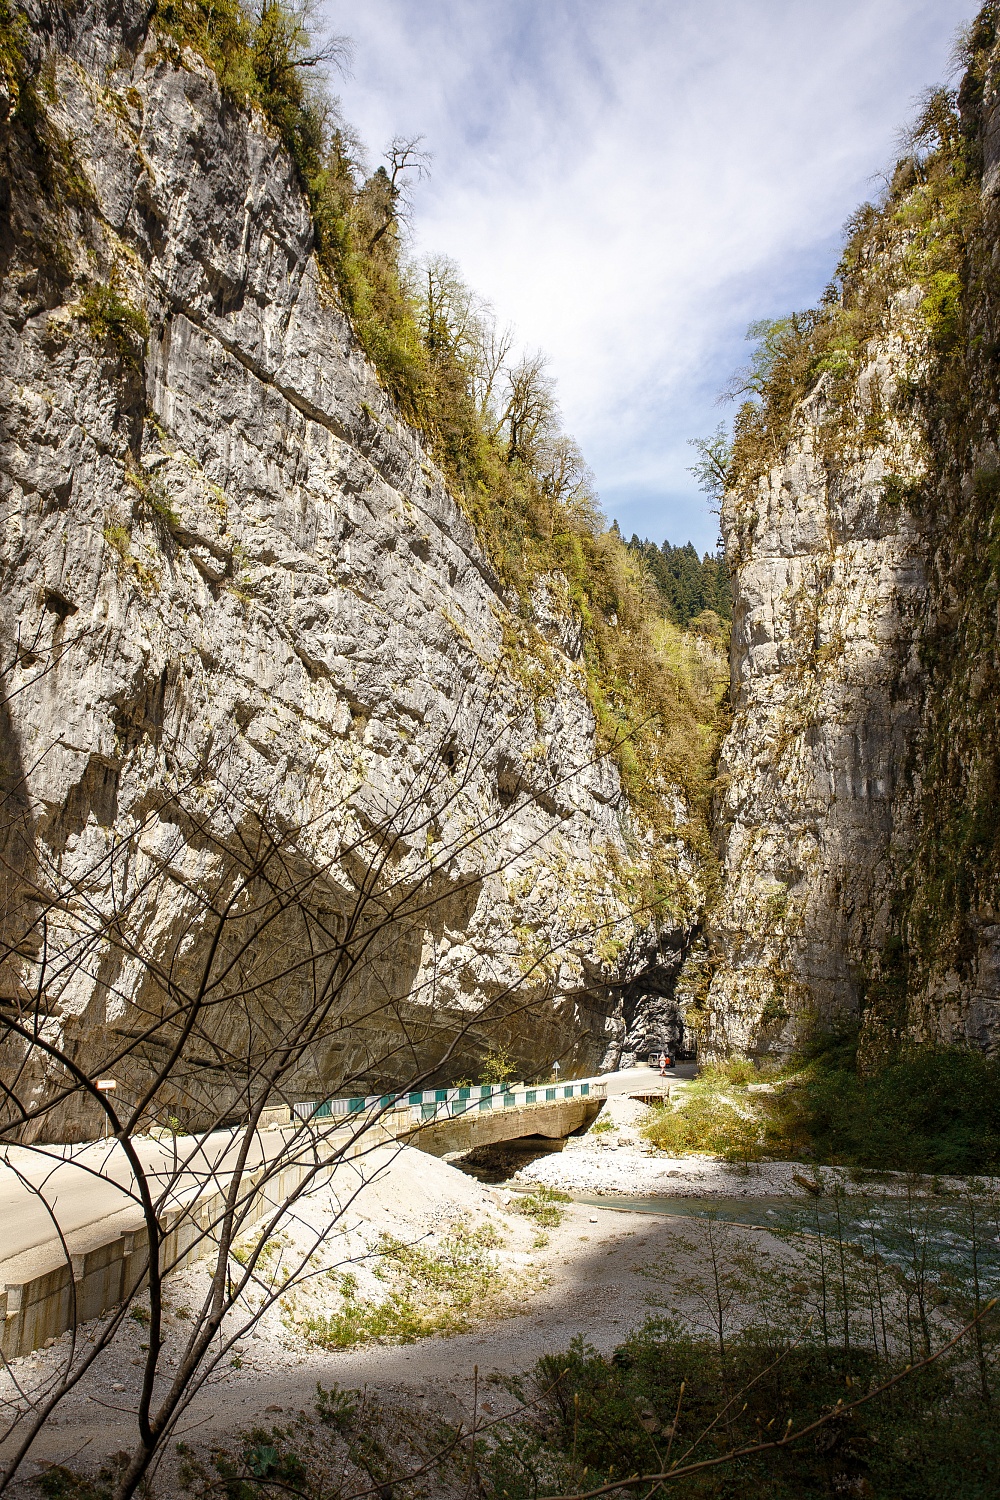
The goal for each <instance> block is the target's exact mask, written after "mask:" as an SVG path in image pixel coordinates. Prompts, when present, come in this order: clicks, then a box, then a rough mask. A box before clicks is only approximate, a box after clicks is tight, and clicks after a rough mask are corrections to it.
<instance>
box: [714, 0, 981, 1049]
mask: <svg viewBox="0 0 1000 1500" xmlns="http://www.w3.org/2000/svg"><path fill="white" fill-rule="evenodd" d="M966 60H967V72H966V76H965V79H964V82H963V83H962V86H961V89H960V90H959V91H958V92H957V95H956V96H950V95H948V94H947V93H946V92H943V91H942V92H941V93H940V94H938V95H936V96H935V97H934V98H933V99H931V100H930V101H929V102H928V104H927V107H926V109H925V112H924V114H923V115H922V117H921V119H920V120H919V121H918V124H917V127H916V128H915V133H914V147H913V153H912V155H910V156H907V157H904V158H903V159H902V160H901V161H900V163H899V164H898V166H897V168H896V172H895V175H894V177H893V179H892V183H891V186H890V187H889V189H888V191H887V192H886V194H885V198H884V200H883V201H882V202H881V203H880V204H879V205H877V206H876V207H868V208H866V209H864V210H862V211H861V213H860V214H859V215H858V216H857V217H856V219H855V221H854V223H853V225H852V226H851V235H850V238H849V241H848V247H847V250H846V252H845V258H844V261H843V263H842V265H841V267H840V270H839V273H838V279H837V281H836V282H835V283H834V285H833V286H832V287H831V290H830V293H829V294H828V299H827V302H826V303H825V304H824V305H823V307H822V308H820V309H818V310H816V312H815V313H813V314H809V315H805V316H804V317H802V318H800V319H799V320H796V322H795V324H794V326H793V327H792V328H791V329H790V331H789V333H788V334H787V337H786V342H785V344H784V346H783V353H782V355H781V356H780V357H779V360H778V362H777V365H776V366H775V370H774V371H773V372H772V376H771V379H770V382H769V385H768V388H767V389H766V390H765V392H764V397H763V402H762V404H761V406H760V407H759V408H756V409H752V408H750V407H747V408H745V409H744V413H743V415H742V418H741V421H739V422H738V423H737V442H736V448H735V454H734V468H733V472H732V482H731V484H730V488H729V491H728V493H727V495H726V498H725V501H724V505H723V512H722V522H723V530H724V534H725V542H726V551H727V556H728V558H729V563H730V568H731V573H732V579H733V587H734V626H733V641H732V656H731V666H732V687H731V694H732V705H733V710H734V718H733V722H732V727H731V730H730V732H729V734H728V736H727V738H726V740H725V743H724V745H723V748H722V753H721V759H720V778H719V784H718V792H717V814H718V817H717V827H718V835H719V843H720V850H721V852H722V857H723V865H724V881H723V893H722V897H721V900H720V902H719V903H718V905H717V907H716V910H715V912H714V915H713V918H712V934H711V937H712V963H713V967H714V975H713V978H712V982H711V990H710V993H709V997H708V1002H707V1011H706V1014H705V1016H704V1018H703V1024H704V1028H705V1035H706V1039H707V1043H708V1047H709V1049H710V1050H713V1051H715V1052H717V1053H719V1054H727V1053H729V1052H733V1051H736V1052H749V1053H751V1054H754V1055H767V1054H781V1053H785V1052H788V1051H789V1050H793V1049H794V1048H795V1047H797V1046H798V1045H800V1044H801V1043H802V1042H803V1041H804V1040H806V1039H807V1038H809V1037H810V1036H811V1035H814V1034H815V1033H816V1032H817V1030H818V1031H819V1032H829V1031H830V1030H833V1031H842V1032H844V1031H846V1032H854V1031H856V1032H857V1033H858V1034H859V1037H860V1041H861V1054H860V1055H861V1058H862V1062H863V1064H864V1065H869V1064H874V1063H876V1062H877V1061H878V1059H879V1058H880V1057H884V1056H886V1055H888V1054H889V1053H891V1052H892V1050H893V1049H895V1048H897V1047H898V1046H900V1045H905V1044H907V1043H912V1042H922V1043H959V1044H970V1045H973V1046H977V1047H983V1048H986V1049H992V1048H994V1047H995V1046H996V1045H998V1043H1000V908H998V904H997V902H998V894H1000V893H998V884H997V882H998V847H997V839H998V818H1000V811H998V796H997V793H998V789H1000V781H998V765H1000V744H998V735H997V703H998V701H1000V700H998V687H1000V681H998V675H997V673H998V652H997V626H998V599H1000V593H998V563H1000V518H998V514H997V497H998V494H1000V481H998V474H1000V454H998V447H997V430H998V429H997V417H998V402H997V391H998V352H1000V308H998V305H997V298H996V290H995V288H996V271H997V264H998V259H1000V233H998V224H1000V218H998V197H997V193H998V178H1000V167H998V162H1000V133H998V130H997V120H998V119H1000V114H998V106H997V98H998V95H997V83H998V68H997V19H996V11H995V7H994V6H992V5H991V6H987V7H986V8H985V9H984V11H983V12H982V13H981V15H980V17H979V19H978V20H977V22H976V23H975V25H974V26H973V28H972V30H971V31H970V34H969V39H968V43H967V59H966Z"/></svg>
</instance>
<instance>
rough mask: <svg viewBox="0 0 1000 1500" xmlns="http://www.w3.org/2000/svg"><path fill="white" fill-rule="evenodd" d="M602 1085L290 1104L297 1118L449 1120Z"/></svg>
mask: <svg viewBox="0 0 1000 1500" xmlns="http://www.w3.org/2000/svg"><path fill="white" fill-rule="evenodd" d="M603 1097H604V1085H603V1084H601V1083H592V1082H591V1081H590V1080H589V1079H588V1080H587V1081H585V1082H583V1083H540V1084H537V1085H536V1086H535V1087H533V1088H527V1087H526V1086H525V1085H523V1084H521V1085H514V1087H513V1088H510V1087H507V1086H506V1085H504V1084H492V1083H483V1084H478V1085H475V1086H470V1087H468V1088H450V1089H423V1090H422V1091H417V1092H414V1093H402V1094H365V1095H363V1096H361V1095H359V1096H357V1097H354V1098H348V1099H323V1100H319V1101H317V1100H315V1099H309V1100H306V1101H304V1102H303V1103H301V1104H293V1105H292V1114H293V1115H294V1116H295V1117H296V1118H297V1119H300V1120H315V1119H330V1118H337V1117H346V1118H350V1117H351V1116H352V1115H364V1114H375V1113H383V1112H386V1111H388V1110H391V1111H392V1112H393V1114H397V1115H398V1114H399V1113H400V1112H403V1111H407V1112H408V1113H409V1114H410V1117H411V1119H412V1120H413V1123H414V1124H424V1123H425V1122H427V1121H429V1120H452V1119H454V1118H455V1117H456V1116H458V1115H464V1114H468V1113H470V1112H472V1111H478V1112H479V1113H480V1114H485V1113H487V1111H489V1110H502V1109H522V1108H523V1107H524V1106H525V1105H528V1104H555V1103H557V1102H558V1101H559V1100H562V1099H587V1098H591V1099H594V1098H603Z"/></svg>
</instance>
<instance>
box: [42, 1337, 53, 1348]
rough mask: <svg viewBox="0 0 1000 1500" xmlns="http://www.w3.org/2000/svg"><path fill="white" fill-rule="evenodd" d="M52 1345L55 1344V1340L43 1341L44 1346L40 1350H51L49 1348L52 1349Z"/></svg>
mask: <svg viewBox="0 0 1000 1500" xmlns="http://www.w3.org/2000/svg"><path fill="white" fill-rule="evenodd" d="M54 1343H55V1339H46V1340H45V1343H44V1344H43V1345H42V1348H43V1349H51V1348H52V1345H53V1344H54Z"/></svg>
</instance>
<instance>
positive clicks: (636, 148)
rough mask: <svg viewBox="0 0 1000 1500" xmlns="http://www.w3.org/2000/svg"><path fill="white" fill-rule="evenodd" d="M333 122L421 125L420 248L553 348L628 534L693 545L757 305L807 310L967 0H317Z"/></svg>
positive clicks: (372, 141)
mask: <svg viewBox="0 0 1000 1500" xmlns="http://www.w3.org/2000/svg"><path fill="white" fill-rule="evenodd" d="M325 13H326V16H327V17H328V19H329V21H330V24H331V25H332V26H333V27H334V28H335V29H337V30H341V31H345V32H348V33H349V34H351V35H352V36H353V37H354V39H355V41H356V43H357V57H356V62H355V66H354V74H353V77H352V78H351V79H350V80H348V81H347V82H346V83H345V84H344V85H343V87H342V90H341V92H342V95H343V102H344V110H345V114H346V116H347V118H348V119H349V120H350V121H351V122H352V123H353V124H354V125H355V126H357V127H358V129H359V130H360V132H361V134H362V136H363V137H364V138H365V139H366V140H367V141H368V143H369V145H370V146H371V147H372V149H373V153H376V154H377V151H378V149H379V148H380V147H381V146H382V144H384V143H385V142H386V141H387V140H388V139H389V138H390V137H391V136H393V135H395V134H397V133H403V134H415V133H418V132H421V133H423V134H424V136H425V137H426V143H427V145H428V147H429V148H430V150H431V151H432V152H433V154H434V163H433V176H432V178H431V181H430V182H429V183H426V184H423V185H421V186H420V188H419V189H418V190H417V206H416V216H415V221H414V234H415V243H416V247H417V248H418V249H420V250H433V251H439V252H444V253H446V254H448V255H450V256H452V257H453V258H454V259H456V260H457V261H458V262H459V264H460V265H461V266H462V269H463V271H464V273H465V275H466V278H467V280H468V281H469V282H470V283H471V284H472V285H473V286H475V287H476V289H477V290H478V291H480V292H482V293H483V294H484V295H485V296H486V297H488V298H489V299H490V300H491V301H492V302H493V303H494V305H495V306H496V308H497V310H498V312H499V314H500V316H501V318H503V319H504V320H510V321H512V322H513V323H515V324H516V326H517V329H518V333H519V335H520V338H521V339H522V341H523V342H524V343H525V344H527V345H530V346H531V347H538V346H540V347H542V348H543V349H545V350H546V352H547V353H548V354H549V355H550V356H551V357H552V365H553V370H554V373H555V374H556V376H557V378H558V381H559V389H560V394H561V398H562V403H563V407H564V410H565V413H566V420H567V425H568V427H569V428H570V430H571V431H572V432H574V434H575V435H576V437H577V438H578V439H579V441H580V443H581V445H582V447H583V449H584V452H585V453H586V454H587V457H588V459H589V461H590V463H591V465H592V466H593V468H594V469H595V471H596V474H597V478H598V484H599V487H600V489H601V492H602V496H603V498H604V502H605V508H606V509H607V510H608V512H609V514H615V515H618V517H619V518H620V520H621V523H622V526H623V529H626V530H631V529H632V528H633V526H635V527H636V529H639V530H641V531H644V532H647V533H649V534H651V535H654V536H655V537H657V538H662V537H663V536H669V537H670V538H671V540H674V541H684V540H686V539H687V538H688V536H689V535H690V536H691V537H692V539H693V540H695V541H696V542H697V543H698V544H699V545H701V546H710V545H711V544H712V542H713V540H714V523H713V521H712V519H711V517H710V516H709V515H708V514H707V512H706V511H705V509H704V506H703V505H702V503H701V500H700V497H699V496H698V495H697V492H696V490H695V489H694V485H693V482H692V481H691V479H690V476H689V475H688V474H687V472H686V470H687V465H688V464H689V463H690V461H691V454H690V450H689V449H688V448H687V446H686V439H687V438H688V437H690V436H692V435H697V434H702V433H705V432H708V431H710V430H711V429H712V428H713V427H714V426H715V424H716V423H717V422H718V420H719V416H720V413H719V411H718V410H717V408H716V407H715V406H714V397H715V393H716V392H717V391H718V390H719V388H720V387H721V386H722V385H723V384H724V382H725V380H726V377H727V375H728V374H729V372H730V370H731V369H732V368H733V366H734V365H735V364H738V363H740V362H741V360H742V358H743V349H742V348H741V339H742V334H743V331H744V329H745V326H746V324H747V322H748V321H749V320H750V319H751V318H752V317H756V316H761V315H768V314H775V313H779V312H783V311H786V310H788V309H789V308H791V307H793V306H802V305H805V304H808V303H810V302H812V301H813V300H815V298H816V296H817V295H818V294H819V292H820V291H821V290H822V287H823V285H824V284H825V282H826V280H828V278H829V276H830V274H831V272H832V270H833V266H834V264H835V261H836V248H837V243H838V239H839V228H840V225H841V224H842V222H843V220H844V219H845V218H846V216H847V215H848V213H849V212H850V211H851V209H852V208H853V207H854V206H855V204H856V203H857V202H858V201H860V200H861V199H862V198H863V197H865V196H866V195H868V194H870V193H871V192H872V191H874V186H873V184H872V182H871V178H872V176H873V174H875V173H877V172H878V171H879V170H880V169H882V168H883V167H885V166H886V165H888V164H890V161H891V158H892V154H893V146H894V140H895V136H896V133H897V131H898V129H899V127H900V126H901V125H902V124H903V123H904V122H905V120H906V118H907V116H908V114H909V113H910V110H911V108H912V101H913V98H914V96H915V95H917V94H918V93H919V92H920V91H921V90H922V89H923V88H925V87H927V86H929V85H931V84H933V83H935V82H938V81H940V80H941V79H942V78H943V76H944V75H945V74H946V72H947V70H948V56H949V51H950V44H951V39H952V37H953V35H954V33H955V31H956V29H957V27H958V25H959V24H960V23H961V22H962V21H963V20H966V19H968V18H969V16H970V14H971V6H970V4H969V3H968V0H838V3H836V4H831V3H830V0H545V3H544V4H539V3H538V0H490V3H487V0H367V3H366V4H365V5H364V7H358V8H356V9H355V8H353V7H351V8H348V7H346V6H343V5H341V4H338V3H334V0H327V5H326V10H325Z"/></svg>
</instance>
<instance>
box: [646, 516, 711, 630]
mask: <svg viewBox="0 0 1000 1500" xmlns="http://www.w3.org/2000/svg"><path fill="white" fill-rule="evenodd" d="M628 546H629V551H630V552H634V553H635V554H637V555H638V556H639V557H641V558H642V559H643V561H644V562H645V564H646V566H647V567H648V569H649V571H650V574H651V576H652V579H653V582H654V583H655V584H656V587H657V590H658V591H659V594H660V598H661V599H662V601H663V607H664V610H665V613H666V615H667V618H668V619H670V620H673V621H674V623H675V624H677V625H690V624H691V623H692V621H694V620H695V618H696V616H698V615H700V614H702V613H703V611H704V610H707V609H708V610H714V612H715V613H716V614H717V615H718V616H719V618H720V620H731V619H732V617H733V601H732V593H731V591H730V587H729V574H728V571H727V569H726V560H725V557H724V556H723V555H722V554H721V553H716V554H715V556H713V555H712V554H711V553H710V552H706V553H705V556H704V557H703V558H699V556H698V553H697V550H696V549H695V547H694V546H693V545H692V544H691V542H687V543H686V544H685V545H684V546H683V547H672V546H671V545H670V543H669V542H664V543H663V544H662V546H659V547H658V546H657V545H656V543H655V542H650V541H640V540H639V538H638V537H637V536H633V537H632V540H631V541H630V542H629V544H628Z"/></svg>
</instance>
